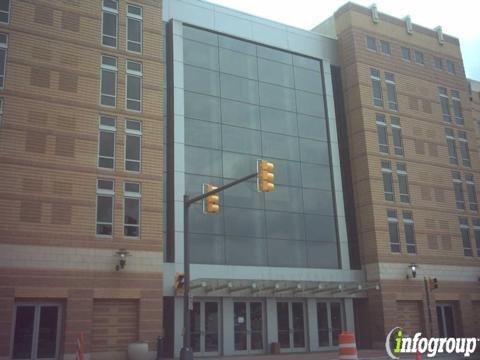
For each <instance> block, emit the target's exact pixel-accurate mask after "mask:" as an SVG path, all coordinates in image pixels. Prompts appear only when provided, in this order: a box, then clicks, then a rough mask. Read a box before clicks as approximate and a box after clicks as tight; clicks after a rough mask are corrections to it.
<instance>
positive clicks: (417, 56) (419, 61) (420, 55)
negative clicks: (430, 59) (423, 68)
mask: <svg viewBox="0 0 480 360" xmlns="http://www.w3.org/2000/svg"><path fill="white" fill-rule="evenodd" d="M413 55H414V59H415V63H417V64H420V65H423V64H425V60H424V58H423V52H421V51H420V50H414V52H413Z"/></svg>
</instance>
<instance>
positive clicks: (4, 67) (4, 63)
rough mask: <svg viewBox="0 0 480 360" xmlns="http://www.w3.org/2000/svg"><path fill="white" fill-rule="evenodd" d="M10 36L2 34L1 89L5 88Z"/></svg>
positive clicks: (0, 38)
mask: <svg viewBox="0 0 480 360" xmlns="http://www.w3.org/2000/svg"><path fill="white" fill-rule="evenodd" d="M7 48H8V35H7V34H4V33H0V89H3V88H4V87H5V74H6V72H7Z"/></svg>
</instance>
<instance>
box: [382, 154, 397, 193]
mask: <svg viewBox="0 0 480 360" xmlns="http://www.w3.org/2000/svg"><path fill="white" fill-rule="evenodd" d="M381 165H382V177H383V191H384V194H385V200H387V201H395V191H394V190H393V177H392V164H391V162H390V161H389V160H381Z"/></svg>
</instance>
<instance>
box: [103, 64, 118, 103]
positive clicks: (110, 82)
mask: <svg viewBox="0 0 480 360" xmlns="http://www.w3.org/2000/svg"><path fill="white" fill-rule="evenodd" d="M117 70H118V69H117V59H116V58H114V57H112V56H106V55H104V56H102V76H101V89H100V91H101V94H100V103H101V104H102V105H105V106H113V107H114V106H115V105H116V101H117Z"/></svg>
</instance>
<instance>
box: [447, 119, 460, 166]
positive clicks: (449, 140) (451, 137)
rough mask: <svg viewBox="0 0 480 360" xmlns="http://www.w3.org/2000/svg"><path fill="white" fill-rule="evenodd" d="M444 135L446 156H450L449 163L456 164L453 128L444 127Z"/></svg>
mask: <svg viewBox="0 0 480 360" xmlns="http://www.w3.org/2000/svg"><path fill="white" fill-rule="evenodd" d="M445 137H446V139H447V147H448V156H449V158H450V164H458V157H457V146H456V144H455V137H454V135H453V130H452V129H450V128H445Z"/></svg>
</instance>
